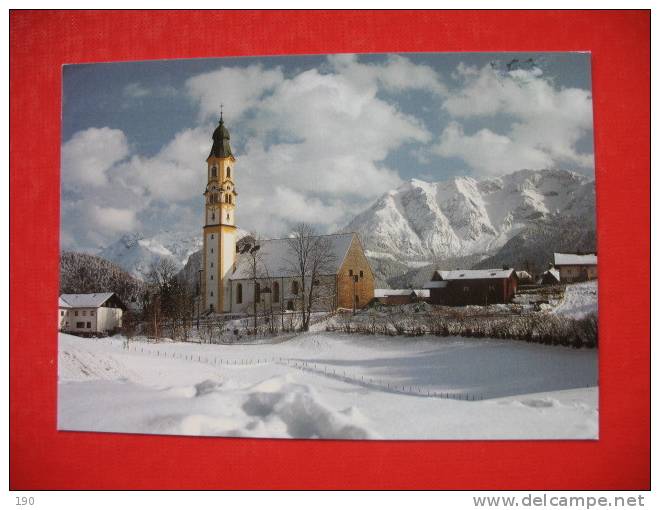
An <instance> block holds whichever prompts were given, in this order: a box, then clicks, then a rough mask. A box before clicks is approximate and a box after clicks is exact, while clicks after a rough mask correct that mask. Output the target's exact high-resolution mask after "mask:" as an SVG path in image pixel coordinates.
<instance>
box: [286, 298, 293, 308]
mask: <svg viewBox="0 0 660 510" xmlns="http://www.w3.org/2000/svg"><path fill="white" fill-rule="evenodd" d="M286 309H287V310H293V301H291V300H289V301H287V302H286Z"/></svg>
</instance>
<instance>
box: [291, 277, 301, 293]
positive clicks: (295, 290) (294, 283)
mask: <svg viewBox="0 0 660 510" xmlns="http://www.w3.org/2000/svg"><path fill="white" fill-rule="evenodd" d="M298 291H299V288H298V281H297V280H293V281H292V282H291V294H295V295H297V294H298Z"/></svg>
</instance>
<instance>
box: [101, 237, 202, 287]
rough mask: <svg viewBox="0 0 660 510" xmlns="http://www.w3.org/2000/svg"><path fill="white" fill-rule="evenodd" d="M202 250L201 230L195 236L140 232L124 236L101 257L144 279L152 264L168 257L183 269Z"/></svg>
mask: <svg viewBox="0 0 660 510" xmlns="http://www.w3.org/2000/svg"><path fill="white" fill-rule="evenodd" d="M201 247H202V235H201V229H200V232H194V233H191V232H172V231H169V230H163V231H161V232H159V233H158V234H156V235H153V236H151V237H147V236H144V235H143V234H141V233H132V234H125V235H123V236H122V237H121V238H119V239H118V240H117V241H115V242H114V243H112V244H111V245H109V246H107V247H106V248H104V249H103V250H101V251H100V252H99V254H98V255H99V256H100V257H103V258H104V259H106V260H110V261H111V262H114V263H115V264H117V265H118V266H120V267H121V268H123V269H124V270H125V271H127V272H129V273H130V274H132V275H133V276H135V277H136V278H140V279H142V280H145V279H146V277H147V274H148V273H149V269H150V267H151V265H152V263H154V262H158V261H159V260H160V259H163V258H168V259H170V260H172V261H173V262H174V263H175V265H176V267H177V269H181V268H183V266H184V265H185V264H186V262H187V261H188V257H189V256H190V255H191V254H193V253H194V252H196V251H198V250H200V249H201Z"/></svg>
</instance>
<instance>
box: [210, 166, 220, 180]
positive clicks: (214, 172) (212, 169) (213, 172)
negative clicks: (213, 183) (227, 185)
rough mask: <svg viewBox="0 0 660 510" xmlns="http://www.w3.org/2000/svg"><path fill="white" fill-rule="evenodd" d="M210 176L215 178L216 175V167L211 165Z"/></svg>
mask: <svg viewBox="0 0 660 510" xmlns="http://www.w3.org/2000/svg"><path fill="white" fill-rule="evenodd" d="M211 177H212V178H217V177H218V167H217V166H215V165H213V166H212V167H211Z"/></svg>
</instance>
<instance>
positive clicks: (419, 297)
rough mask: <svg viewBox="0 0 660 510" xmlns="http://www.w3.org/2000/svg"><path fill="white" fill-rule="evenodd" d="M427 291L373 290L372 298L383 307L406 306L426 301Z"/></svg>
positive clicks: (428, 296) (429, 294) (428, 294)
mask: <svg viewBox="0 0 660 510" xmlns="http://www.w3.org/2000/svg"><path fill="white" fill-rule="evenodd" d="M430 296H431V293H430V292H429V289H375V291H374V297H375V298H376V299H377V300H378V302H380V303H382V304H384V305H407V304H410V303H419V302H420V301H428V300H429V298H430Z"/></svg>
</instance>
